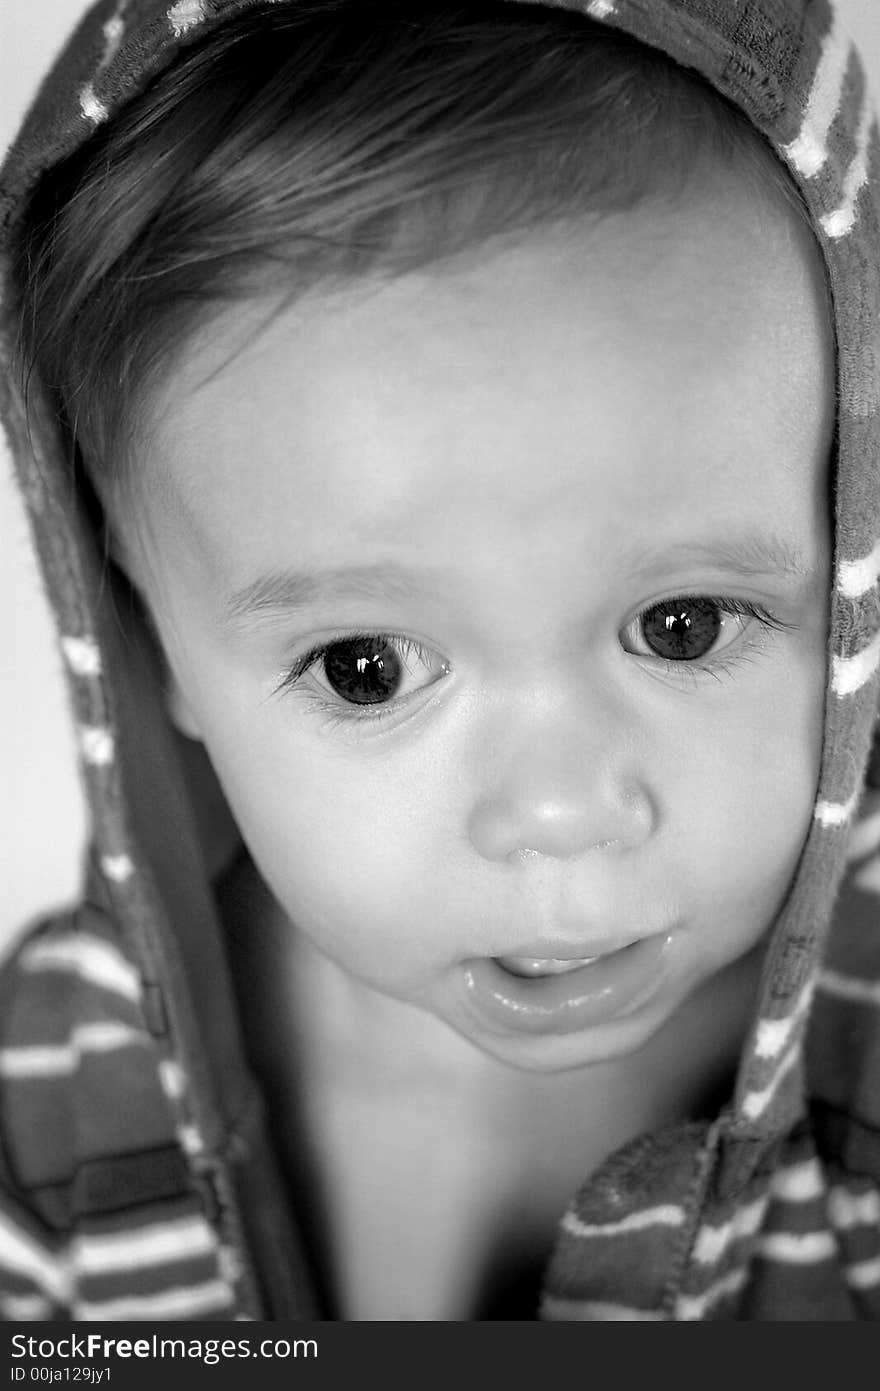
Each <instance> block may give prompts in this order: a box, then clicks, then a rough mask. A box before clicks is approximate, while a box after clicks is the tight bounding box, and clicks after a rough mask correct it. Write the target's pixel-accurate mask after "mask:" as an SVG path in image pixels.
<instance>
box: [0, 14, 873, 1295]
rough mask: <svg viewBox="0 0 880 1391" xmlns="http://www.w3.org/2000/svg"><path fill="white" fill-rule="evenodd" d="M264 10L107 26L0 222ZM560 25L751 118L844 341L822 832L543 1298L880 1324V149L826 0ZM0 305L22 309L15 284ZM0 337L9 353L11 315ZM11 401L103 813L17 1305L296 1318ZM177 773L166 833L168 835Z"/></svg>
mask: <svg viewBox="0 0 880 1391" xmlns="http://www.w3.org/2000/svg"><path fill="white" fill-rule="evenodd" d="M278 2H279V3H284V0H278ZM251 3H253V0H178V3H175V4H169V3H168V0H101V3H99V4H97V5H96V6H94V7H93V9H91V10H90V11H89V13H88V14H87V16H86V17H85V18H84V20H83V21H82V24H81V25H80V27H79V29H78V31H77V32H76V34H75V35H74V36H73V38H72V40H71V42H70V44H69V45H68V47H67V49H66V50H65V52H64V53H63V54H62V56H61V57H60V59H59V60H58V63H57V65H56V67H55V69H54V70H53V72H52V74H51V75H50V77H49V78H48V79H47V82H46V84H45V85H44V87H43V89H42V90H41V92H40V94H39V96H38V98H37V101H36V103H35V105H34V107H33V109H32V111H31V113H30V115H29V117H28V119H27V121H26V123H25V126H24V129H23V131H22V133H21V135H20V137H19V140H18V142H17V143H16V145H15V146H14V147H13V149H12V150H11V152H10V153H9V155H8V158H7V161H6V164H5V166H4V168H3V171H2V174H0V219H2V222H3V225H4V227H6V228H7V229H8V228H9V227H11V226H12V225H13V224H14V220H15V216H16V213H17V211H18V209H19V208H20V207H21V206H22V204H23V200H24V199H25V198H26V196H27V194H28V192H29V191H30V190H31V189H32V188H33V186H34V185H35V183H36V181H37V179H38V178H39V176H40V174H41V173H42V172H43V171H44V170H46V169H47V168H49V167H51V166H52V165H53V164H54V163H55V162H56V161H58V160H60V159H61V158H63V157H65V156H66V155H68V154H70V153H71V152H72V151H73V150H74V149H75V148H76V147H77V146H78V145H80V144H81V143H82V142H83V141H84V140H86V139H87V138H88V136H89V135H90V134H91V133H92V132H93V131H94V130H95V129H96V128H97V127H99V126H100V125H101V124H102V123H104V122H106V121H108V120H110V119H112V117H113V114H114V112H116V111H117V110H118V109H119V108H120V106H122V105H123V104H124V103H125V102H126V101H128V100H130V99H131V98H132V97H133V96H134V95H135V94H136V93H138V92H139V91H140V90H141V89H142V88H143V86H144V85H145V83H146V81H147V80H148V79H149V78H150V77H151V76H152V75H154V74H155V73H156V72H157V71H159V70H160V69H161V68H163V67H164V66H165V65H166V64H167V63H168V62H169V61H170V60H171V59H172V58H173V57H174V55H175V54H176V52H177V51H178V50H179V48H180V46H181V45H182V44H189V43H192V42H194V41H196V40H197V39H198V37H199V34H200V33H202V32H204V31H205V29H206V28H207V27H208V26H212V25H215V24H217V23H219V22H222V20H223V19H224V18H225V17H228V16H230V15H233V14H237V13H240V12H242V11H244V10H246V9H248V8H250V7H251ZM290 3H295V0H290ZM565 7H566V8H569V9H572V10H575V11H578V10H580V11H583V13H584V14H585V15H587V16H589V17H591V18H592V19H594V20H598V21H600V22H603V23H605V24H608V25H612V26H615V27H617V28H619V29H621V30H624V31H626V32H627V33H629V34H631V35H632V36H634V37H635V38H637V39H639V40H641V41H643V42H644V43H646V44H648V45H650V46H653V47H655V48H658V49H661V50H663V51H665V52H666V53H667V54H668V55H669V56H670V57H671V58H673V59H674V60H676V61H677V62H679V63H681V64H683V65H685V66H687V67H690V68H694V69H696V70H697V71H698V72H699V73H700V74H702V76H703V77H705V78H706V79H708V80H709V81H710V82H711V83H712V84H713V85H714V86H715V87H716V88H717V89H718V90H719V91H720V92H722V93H723V94H724V96H726V97H727V98H728V99H730V100H731V101H733V102H734V103H735V104H736V105H738V106H739V107H740V108H741V109H742V110H743V111H744V112H745V114H746V115H747V116H748V117H749V118H750V120H751V121H752V122H753V124H754V125H755V126H756V127H757V129H758V130H759V131H760V132H761V133H762V134H763V136H765V137H766V139H767V140H768V141H769V142H770V143H771V145H772V146H773V147H774V148H775V150H776V151H777V152H778V155H779V157H780V160H781V161H783V163H784V164H785V165H786V166H787V168H788V170H789V172H790V174H791V176H792V178H793V179H794V181H795V182H796V184H797V185H798V187H799V189H800V191H801V194H802V196H803V200H804V202H805V205H806V207H807V209H808V212H809V215H810V217H811V220H812V224H813V228H814V231H815V235H816V238H817V241H818V243H819V245H820V247H821V251H822V254H823V256H824V260H825V265H826V267H827V276H828V283H829V287H830V292H831V299H832V305H833V316H834V326H835V333H836V370H837V430H836V460H835V518H834V546H835V554H834V586H833V592H832V593H831V594H830V595H829V605H830V613H831V635H830V652H829V663H828V684H827V696H826V716H825V738H824V743H823V751H822V762H821V772H820V779H819V786H818V791H817V798H816V804H815V809H814V816H813V822H812V829H811V831H810V834H809V836H808V839H807V842H806V844H805V847H804V851H803V855H802V858H801V862H800V865H799V869H798V872H797V876H796V879H795V882H794V885H793V888H792V892H791V894H790V895H789V898H788V900H787V902H786V905H785V907H784V909H783V912H782V914H781V916H780V918H779V921H778V922H777V924H776V925H775V928H774V935H773V939H772V943H771V948H770V951H769V953H768V956H767V961H766V966H765V972H764V977H763V981H762V986H761V993H760V999H759V1005H758V1009H757V1012H756V1016H755V1019H754V1023H753V1026H752V1028H751V1031H750V1034H749V1036H748V1038H747V1040H746V1043H745V1047H744V1051H743V1056H742V1059H741V1063H740V1067H739V1070H738V1075H737V1080H736V1086H735V1090H734V1093H733V1096H732V1098H731V1100H730V1103H729V1104H728V1105H727V1106H726V1107H725V1109H724V1110H723V1111H722V1112H721V1114H719V1116H718V1117H717V1118H716V1119H715V1120H714V1121H713V1122H711V1123H703V1122H700V1123H690V1124H687V1125H676V1126H673V1127H670V1129H669V1130H667V1131H663V1132H661V1133H658V1134H653V1135H650V1136H646V1137H644V1138H642V1139H640V1140H638V1141H636V1142H635V1143H633V1144H631V1145H629V1146H627V1147H626V1148H625V1149H624V1150H623V1151H621V1152H618V1153H617V1154H616V1155H614V1156H612V1158H611V1159H610V1160H608V1161H607V1163H606V1164H605V1165H603V1166H602V1168H601V1169H600V1170H599V1172H598V1173H596V1174H594V1175H593V1176H592V1177H591V1178H590V1179H589V1180H588V1181H587V1183H586V1184H585V1186H584V1188H583V1189H582V1190H581V1191H580V1192H579V1193H578V1195H577V1196H576V1198H575V1199H574V1202H573V1204H572V1206H571V1208H570V1210H569V1211H568V1212H567V1213H566V1214H565V1215H564V1217H563V1218H562V1222H561V1226H560V1235H559V1241H558V1244H557V1248H556V1251H555V1254H554V1257H553V1259H552V1261H551V1263H550V1267H549V1269H548V1272H547V1280H546V1288H545V1295H544V1302H543V1306H542V1310H541V1312H542V1315H543V1316H544V1317H546V1318H551V1319H553V1318H555V1319H610V1318H634V1319H635V1318H638V1319H694V1318H696V1319H701V1318H748V1319H806V1318H833V1319H838V1318H840V1319H848V1318H856V1317H869V1318H870V1317H874V1318H877V1317H880V1196H878V1194H880V1188H878V1182H880V931H878V923H877V894H878V893H880V792H878V791H874V790H873V789H874V786H875V784H876V786H877V787H880V757H877V758H873V759H872V755H871V741H872V732H873V726H874V719H875V709H876V704H877V693H878V676H877V671H878V655H880V606H878V590H877V582H878V573H880V539H878V538H880V423H878V422H880V415H878V408H880V136H878V129H877V126H876V124H875V122H874V120H873V117H872V114H871V111H870V107H869V101H868V97H867V92H866V86H865V78H864V75H863V72H862V69H861V67H860V64H859V60H858V57H857V55H856V53H855V52H854V50H853V47H852V44H851V41H850V39H849V37H848V35H847V33H846V30H845V27H844V26H843V24H842V23H841V21H840V19H839V18H838V17H837V15H836V13H835V11H834V9H833V8H832V5H831V4H830V3H829V0H581V3H579V4H578V3H570V4H567V5H566V6H565ZM7 294H8V296H9V302H12V303H14V301H15V287H14V286H12V287H10V286H8V285H7ZM9 317H11V316H9ZM3 333H4V335H5V336H4V340H3V343H2V351H3V353H4V354H5V355H6V356H7V358H8V357H9V356H10V355H11V334H12V333H14V324H11V323H6V324H5V325H4V327H3ZM0 390H2V397H0V404H2V407H3V417H4V421H5V427H6V431H7V434H8V437H9V440H10V444H11V448H12V451H13V453H14V456H15V460H16V464H17V469H18V477H19V480H20V484H21V488H22V492H23V495H24V497H25V500H26V503H27V507H28V511H29V514H30V516H31V519H32V522H33V531H34V538H35V543H36V547H37V552H38V555H39V558H40V562H41V565H42V568H43V572H44V576H45V581H46V586H47V589H48V592H49V595H50V597H51V601H52V604H53V607H54V610H55V614H56V618H57V624H58V630H59V636H60V642H61V648H62V652H63V655H64V660H65V663H66V667H67V671H68V675H69V678H70V688H71V695H72V703H73V708H74V712H75V718H76V721H77V726H78V731H79V740H80V750H81V759H82V770H83V777H84V780H85V784H86V787H87V791H88V796H89V800H90V805H91V812H92V826H93V847H92V851H91V854H90V858H89V866H88V875H87V884H86V890H85V899H84V907H83V908H82V909H81V910H79V911H78V912H77V913H75V914H72V915H71V916H70V917H69V918H68V919H66V920H65V921H63V922H54V923H52V924H50V925H48V926H47V927H46V928H45V929H44V930H43V931H42V932H41V933H38V934H37V935H36V936H35V937H34V938H32V939H29V940H28V941H27V942H26V943H25V946H24V947H23V948H22V950H21V951H20V952H19V953H18V954H17V956H16V957H15V959H14V960H12V961H11V962H10V963H9V964H8V965H7V968H6V971H5V973H3V976H2V978H0V979H2V985H0V993H2V998H0V1004H3V1005H4V1006H5V1008H3V1009H2V1010H0V1020H2V1024H0V1029H2V1036H0V1122H2V1126H3V1128H4V1135H5V1136H7V1137H8V1139H4V1145H3V1146H0V1155H3V1156H4V1157H3V1159H2V1161H0V1298H2V1299H3V1300H4V1301H5V1303H4V1304H3V1305H2V1310H4V1311H5V1314H6V1316H7V1317H15V1316H25V1315H28V1316H30V1317H56V1318H57V1317H64V1316H68V1314H69V1316H71V1317H74V1318H105V1317H120V1318H123V1317H153V1318H156V1317H168V1316H173V1317H184V1318H185V1317H204V1316H210V1317H218V1318H223V1317H236V1316H239V1317H242V1316H243V1317H270V1318H282V1317H309V1316H310V1312H311V1307H312V1306H311V1305H310V1304H309V1302H308V1296H307V1295H306V1293H305V1289H306V1282H305V1281H304V1280H303V1279H302V1278H301V1276H300V1273H299V1264H298V1261H299V1258H298V1256H297V1255H296V1254H295V1252H296V1250H297V1238H296V1234H295V1232H294V1230H293V1227H292V1225H289V1218H288V1216H287V1214H286V1208H285V1204H284V1202H283V1200H282V1197H281V1187H280V1186H279V1185H278V1183H277V1180H276V1178H275V1174H274V1169H273V1163H272V1160H271V1157H270V1153H269V1148H268V1145H267V1144H266V1141H265V1138H264V1132H263V1127H262V1119H261V1115H260V1104H259V1101H258V1099H257V1097H256V1095H255V1093H254V1091H253V1089H252V1087H251V1084H250V1081H249V1077H248V1072H247V1068H246V1067H245V1066H244V1064H243V1062H242V1057H243V1050H242V1047H241V1042H240V1039H239V1036H238V1031H237V1024H236V1022H235V1019H236V1014H235V1009H234V1006H233V1000H232V993H231V990H230V987H229V982H228V979H227V974H226V965H225V960H224V957H223V953H222V950H221V948H220V945H219V933H218V931H217V925H216V922H215V915H214V908H213V903H212V898H211V893H210V890H209V886H208V883H207V878H206V875H205V873H204V869H203V866H202V859H201V852H200V846H199V838H198V830H197V827H196V826H195V825H194V823H193V820H192V817H191V815H190V813H189V811H188V810H187V797H186V790H185V778H184V774H183V771H182V769H181V766H180V764H181V754H180V748H179V746H178V744H177V743H176V742H175V736H174V735H173V733H172V732H171V731H170V730H169V728H168V726H167V721H166V720H165V717H164V712H163V709H162V702H161V698H160V694H159V690H158V682H157V681H156V678H155V673H154V672H153V671H152V669H151V667H150V656H149V653H148V652H147V651H143V652H141V651H140V650H138V649H136V648H134V647H132V646H131V645H130V644H127V645H125V648H124V650H123V644H122V643H121V640H120V636H119V632H118V629H117V627H116V625H115V624H114V623H113V621H112V620H111V618H110V616H109V613H108V610H107V608H106V605H104V604H103V603H102V600H101V592H102V589H101V564H100V556H99V555H98V554H96V548H95V545H94V540H93V538H92V534H91V531H90V529H89V527H88V525H87V523H86V522H85V520H84V518H83V516H82V515H81V513H80V512H79V510H78V506H77V504H75V503H74V502H73V501H72V499H71V497H70V495H69V484H68V478H67V473H66V464H65V458H64V450H63V446H62V444H61V441H60V439H59V437H58V435H57V429H56V426H55V424H54V421H53V417H52V413H51V411H50V409H49V408H48V406H47V405H46V403H45V402H41V399H40V395H39V383H37V384H36V390H35V392H34V396H33V399H32V400H31V402H30V405H29V409H30V419H29V422H28V423H26V419H25V410H24V404H23V400H22V398H21V395H20V393H19V391H18V389H17V387H16V385H15V384H14V381H13V380H12V377H11V375H10V374H7V375H6V378H5V380H4V382H3V383H2V387H0ZM108 673H112V680H111V679H110V678H109V677H108ZM160 786H161V788H162V792H161V802H162V805H163V806H165V807H166V808H167V809H168V815H167V816H164V815H163V816H162V817H161V818H158V817H157V816H156V815H155V810H154V808H155V806H156V805H157V795H158V794H157V789H158V788H159V787H160ZM206 987H210V988H206ZM117 1045H118V1047H117ZM40 1048H42V1049H43V1053H40V1052H39V1050H40ZM52 1050H54V1052H53V1051H52ZM41 1087H42V1090H41ZM59 1115H60V1116H61V1117H62V1123H59V1120H58V1117H59ZM40 1127H42V1129H40ZM40 1135H42V1136H44V1137H45V1136H46V1135H51V1137H52V1139H51V1143H47V1142H46V1141H45V1139H43V1140H40V1139H36V1140H35V1139H34V1137H35V1136H40ZM28 1137H30V1138H28ZM144 1156H147V1158H146V1159H145V1158H144ZM255 1194H259V1202H257V1201H256V1200H255V1198H254V1195H255ZM65 1311H66V1312H65Z"/></svg>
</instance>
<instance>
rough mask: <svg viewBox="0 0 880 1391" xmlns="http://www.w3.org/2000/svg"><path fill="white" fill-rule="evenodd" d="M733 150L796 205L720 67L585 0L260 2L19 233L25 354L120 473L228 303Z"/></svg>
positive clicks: (171, 76) (476, 232)
mask: <svg viewBox="0 0 880 1391" xmlns="http://www.w3.org/2000/svg"><path fill="white" fill-rule="evenodd" d="M719 163H720V164H721V166H722V167H724V166H725V165H727V166H731V165H733V164H735V165H737V166H738V167H740V168H742V169H745V170H746V171H747V172H749V171H751V172H753V173H756V176H757V181H758V183H759V184H762V185H763V186H765V187H766V186H768V185H771V186H775V187H776V188H777V189H779V190H781V191H782V193H783V196H784V197H787V198H788V199H789V200H790V201H796V198H797V195H796V194H795V193H794V191H793V189H791V188H789V185H788V182H787V176H786V175H785V172H784V170H783V169H782V167H781V166H779V165H777V161H776V159H775V156H773V155H772V154H771V153H770V152H769V150H768V149H765V148H764V147H763V146H762V143H761V140H760V138H759V137H758V136H757V135H756V134H755V132H754V131H753V129H752V128H751V126H750V125H749V124H748V122H747V121H746V120H745V118H744V117H743V116H741V115H740V114H739V113H738V112H737V111H736V109H735V108H734V107H732V106H729V105H728V104H727V103H726V102H725V101H724V100H723V99H722V98H721V97H719V96H718V94H717V93H716V92H715V91H714V90H713V89H712V88H711V87H709V86H708V84H706V83H705V82H703V80H702V79H701V78H699V77H698V76H697V75H696V74H693V73H690V72H688V71H686V70H685V69H682V68H680V67H678V66H677V65H675V64H674V63H673V62H672V61H671V60H669V59H667V58H665V57H664V56H663V55H662V54H660V53H657V52H655V51H653V50H651V49H648V48H646V47H644V46H643V45H640V44H638V43H636V42H635V41H633V40H631V39H629V38H628V37H626V36H623V35H620V34H617V33H616V32H615V31H613V30H611V29H608V28H606V27H605V26H602V25H600V24H597V23H595V22H592V21H589V20H586V19H585V18H584V17H583V16H581V15H578V14H571V13H568V12H566V11H565V10H562V9H558V8H550V7H547V6H544V5H540V6H539V5H531V4H512V3H509V0H507V2H506V3H505V2H503V0H501V2H499V3H491V0H489V2H487V3H477V4H461V3H458V4H456V3H450V4H441V3H436V0H418V3H416V0H411V3H400V0H398V2H397V3H394V2H393V0H324V3H315V0H304V3H299V4H294V3H291V4H287V5H277V4H274V5H268V4H266V5H259V6H255V7H254V8H251V9H249V10H247V11H245V12H244V13H242V14H240V15H239V16H238V17H236V18H234V19H232V20H231V21H229V22H227V23H225V24H223V25H222V26H220V27H217V28H215V29H214V30H213V31H211V32H209V33H208V34H206V35H204V36H202V37H201V38H200V39H199V41H198V42H197V43H194V44H192V45H191V46H190V47H188V48H184V49H183V51H182V52H181V53H180V55H179V56H178V58H177V59H176V61H175V63H174V64H173V66H172V67H171V68H169V69H168V70H167V71H166V72H164V73H163V74H161V75H160V76H158V77H157V78H156V79H155V80H154V81H153V82H152V84H151V85H150V86H149V87H148V89H147V90H146V91H145V92H144V93H143V94H142V95H140V96H139V97H138V98H137V99H136V100H135V101H134V102H133V103H132V104H131V105H130V106H129V107H128V108H126V109H125V110H123V111H122V113H121V114H120V115H118V116H116V117H114V118H112V119H111V120H110V121H109V122H108V123H107V124H106V126H105V127H103V128H101V129H99V130H98V131H97V132H96V133H95V135H94V136H93V137H92V138H91V139H90V140H89V142H88V143H87V144H86V145H85V147H84V148H83V149H82V150H81V151H80V152H78V153H77V154H76V155H75V156H73V157H72V158H70V159H69V160H68V161H67V162H66V164H64V165H63V166H62V167H61V168H60V169H58V170H55V171H54V172H53V173H51V175H49V176H48V177H47V178H46V179H45V180H44V181H43V183H42V184H41V185H40V186H39V187H38V189H37V191H36V193H35V195H34V197H33V198H32V200H31V203H30V206H29V209H28V212H27V214H26V217H25V218H24V220H23V223H22V224H21V231H20V235H19V238H18V249H17V273H18V277H19V283H20V284H22V285H23V286H24V296H23V302H22V313H21V324H22V360H23V368H24V371H25V372H26V373H27V372H30V371H31V370H32V369H34V368H36V370H37V371H38V373H39V375H40V377H41V378H42V379H43V381H44V382H45V383H46V385H47V386H48V388H49V389H50V391H51V392H52V393H54V397H55V399H56V401H57V404H58V409H59V414H60V417H61V419H62V421H63V423H64V425H65V428H66V429H67V430H68V431H70V433H71V435H72V436H73V438H74V440H75V441H76V442H77V444H78V446H79V448H80V449H81V450H82V451H83V454H84V457H85V460H86V465H87V469H88V471H89V472H91V473H92V475H93V477H95V478H103V479H104V481H105V483H106V484H109V486H111V487H112V486H113V485H114V481H115V479H116V477H117V475H118V474H120V472H124V470H123V469H122V463H123V461H124V460H125V459H126V458H127V456H128V455H129V454H130V453H131V452H132V451H131V450H130V448H129V446H130V444H131V440H132V438H133V436H134V434H135V431H136V425H137V421H138V412H139V411H142V409H143V407H144V406H145V405H146V404H147V402H148V400H149V396H150V392H151V390H152V389H153V388H154V387H155V386H156V385H157V384H159V383H160V382H161V380H162V378H163V375H164V374H165V373H166V372H167V371H168V370H169V367H170V366H171V365H172V364H173V361H174V357H175V353H177V352H179V351H180V350H181V348H182V346H183V344H184V343H185V342H186V340H187V337H188V336H189V335H191V334H192V333H193V332H194V331H195V330H196V329H197V328H199V327H201V326H202V325H203V324H204V323H205V322H206V321H207V320H208V319H209V318H210V317H211V315H213V314H215V313H216V312H217V310H218V307H219V306H220V305H223V304H228V303H229V302H230V301H234V300H236V299H238V298H253V297H265V298H266V300H267V302H269V301H270V300H274V301H276V302H277V300H278V298H279V297H284V296H287V297H288V298H290V299H295V298H296V297H297V296H299V295H302V294H305V293H308V292H310V291H313V290H315V289H322V288H328V289H329V288H334V287H339V286H341V285H345V284H346V283H348V282H349V281H350V280H351V279H352V278H355V277H362V276H367V275H398V274H402V273H405V272H406V271H408V270H413V269H416V268H420V267H424V266H426V265H429V264H432V263H437V262H440V261H442V260H444V259H446V258H449V257H453V256H456V255H459V254H461V253H465V252H469V251H473V250H479V249H480V248H481V247H483V246H484V245H486V244H487V243H489V242H491V241H495V240H497V239H501V238H513V237H516V236H520V235H522V234H524V233H527V232H528V231H530V230H532V229H535V228H537V227H542V226H547V225H550V224H560V223H565V222H566V221H571V220H573V219H576V218H580V217H584V216H589V215H597V216H601V215H602V213H604V212H606V211H617V210H620V209H624V208H626V207H627V206H630V205H632V204H633V203H635V202H636V201H638V200H641V199H644V198H646V197H649V196H655V197H666V196H668V197H671V198H675V197H676V196H679V195H680V194H681V192H682V191H683V190H684V188H685V187H686V185H687V183H688V180H689V179H691V178H692V177H693V175H694V171H695V170H703V171H705V169H706V167H707V166H708V165H716V164H719Z"/></svg>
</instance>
